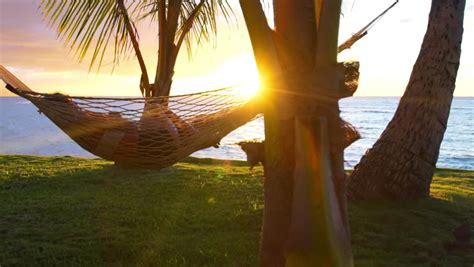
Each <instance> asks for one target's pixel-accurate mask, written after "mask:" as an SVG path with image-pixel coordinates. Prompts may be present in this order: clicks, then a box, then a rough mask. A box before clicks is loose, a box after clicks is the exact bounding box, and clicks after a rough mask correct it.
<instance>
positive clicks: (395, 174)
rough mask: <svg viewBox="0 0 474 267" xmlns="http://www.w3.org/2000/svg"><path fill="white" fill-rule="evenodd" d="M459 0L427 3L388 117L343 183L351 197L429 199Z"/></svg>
mask: <svg viewBox="0 0 474 267" xmlns="http://www.w3.org/2000/svg"><path fill="white" fill-rule="evenodd" d="M464 6H465V0H433V1H432V6H431V12H430V15H429V23H428V29H427V31H426V34H425V38H424V40H423V44H422V46H421V50H420V54H419V56H418V59H417V61H416V63H415V65H414V67H413V71H412V74H411V77H410V81H409V83H408V86H407V88H406V91H405V94H404V95H403V97H402V98H401V100H400V104H399V106H398V109H397V111H396V113H395V115H394V117H393V119H392V120H391V121H390V123H389V124H388V126H387V128H386V129H385V131H384V132H383V133H382V135H381V137H380V138H379V140H378V141H377V142H376V143H375V145H374V146H373V147H372V148H371V149H370V150H368V151H367V152H366V154H365V155H364V156H363V158H362V159H361V161H360V163H359V164H358V165H357V166H356V167H355V169H354V172H353V174H352V176H351V178H350V180H349V185H348V186H349V187H348V191H349V197H350V198H353V199H415V198H422V197H427V196H429V193H430V184H431V179H432V176H433V173H434V171H435V168H436V161H437V160H438V154H439V148H440V145H441V141H442V140H443V135H444V132H445V130H446V125H447V122H448V116H449V110H450V106H451V101H452V98H453V92H454V88H455V81H456V75H457V70H458V67H459V58H460V55H461V41H462V32H463V14H464Z"/></svg>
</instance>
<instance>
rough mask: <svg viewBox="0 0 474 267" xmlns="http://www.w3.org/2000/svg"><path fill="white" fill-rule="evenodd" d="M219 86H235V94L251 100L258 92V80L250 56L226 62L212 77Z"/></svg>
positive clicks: (234, 58) (253, 61) (252, 59)
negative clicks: (217, 81)
mask: <svg viewBox="0 0 474 267" xmlns="http://www.w3.org/2000/svg"><path fill="white" fill-rule="evenodd" d="M212 76H213V77H215V79H217V80H219V83H220V84H227V85H235V86H236V88H235V89H236V93H237V94H238V95H240V96H241V97H244V98H248V99H250V98H252V97H253V96H255V95H257V94H258V92H259V90H260V87H261V86H260V85H261V84H260V79H259V77H258V71H257V66H256V64H255V60H254V58H253V55H252V54H244V55H240V56H236V57H232V58H231V59H229V60H227V61H226V62H225V63H224V64H222V65H221V67H220V68H219V69H218V70H217V71H216V72H215V73H213V75H212Z"/></svg>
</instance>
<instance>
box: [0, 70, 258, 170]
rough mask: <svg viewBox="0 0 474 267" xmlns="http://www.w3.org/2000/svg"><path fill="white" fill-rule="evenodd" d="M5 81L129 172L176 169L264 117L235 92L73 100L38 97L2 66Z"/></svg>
mask: <svg viewBox="0 0 474 267" xmlns="http://www.w3.org/2000/svg"><path fill="white" fill-rule="evenodd" d="M0 78H1V79H2V80H3V81H4V82H5V83H6V84H7V89H9V90H10V91H11V92H13V93H15V94H17V95H19V96H21V97H23V98H26V99H28V100H29V101H31V102H32V103H33V104H34V105H35V106H36V107H37V108H38V109H39V111H40V112H41V113H43V114H44V115H46V116H47V117H48V118H49V119H50V120H51V121H53V122H54V124H56V125H57V126H58V127H59V128H60V129H61V130H63V131H64V132H65V133H66V134H67V135H68V136H69V137H70V138H71V139H72V140H74V141H75V142H76V143H77V144H79V145H80V146H81V147H82V148H84V149H85V150H87V151H89V152H91V153H92V154H94V155H97V156H99V157H101V158H104V159H107V160H110V161H114V162H115V163H116V164H117V165H120V166H126V167H139V168H150V169H161V168H164V167H167V166H171V165H172V164H174V163H176V162H178V161H179V160H181V159H183V158H185V157H187V156H189V155H190V154H192V153H193V152H195V151H198V150H201V149H204V148H207V147H211V146H216V145H217V144H218V143H219V141H220V140H221V139H222V138H223V137H224V136H226V135H227V134H229V133H230V132H231V131H233V130H234V129H236V128H238V127H240V126H242V125H244V124H245V123H247V122H248V121H250V120H251V119H252V118H254V117H255V116H256V115H257V114H258V113H260V111H259V110H258V109H257V107H258V105H255V103H254V101H250V100H248V99H245V98H244V97H242V96H239V94H236V89H235V88H224V89H219V90H214V91H208V92H201V93H196V94H187V95H179V96H168V97H153V98H109V97H107V98H97V97H71V96H67V95H63V94H58V93H56V94H41V93H37V92H34V91H33V90H31V89H30V88H28V86H26V85H25V84H24V83H23V82H21V81H20V80H19V79H18V78H16V77H15V76H14V75H13V74H12V73H10V72H9V71H8V70H7V69H5V68H4V67H3V66H1V65H0Z"/></svg>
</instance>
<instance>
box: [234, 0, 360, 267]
mask: <svg viewBox="0 0 474 267" xmlns="http://www.w3.org/2000/svg"><path fill="white" fill-rule="evenodd" d="M320 2H321V1H320ZM325 2H326V3H323V5H324V4H326V5H327V6H326V8H325V9H326V15H324V14H322V15H321V17H325V18H322V19H325V20H326V22H325V23H322V24H324V25H322V26H321V27H324V28H325V30H323V31H321V35H322V36H323V37H322V38H323V39H321V41H320V42H318V44H317V43H316V42H317V37H318V28H317V23H316V13H315V1H314V0H298V1H294V0H274V1H273V3H274V15H275V31H274V32H273V33H271V31H270V29H269V28H268V25H267V24H266V20H265V16H264V14H263V10H262V9H261V5H260V3H259V1H258V0H240V3H241V6H242V10H243V13H244V16H245V20H246V22H247V27H248V29H249V34H250V37H251V41H252V46H253V49H254V53H255V57H256V59H257V65H258V67H259V72H260V74H261V76H262V78H264V79H265V81H264V85H265V88H266V90H267V93H268V94H267V95H266V97H267V101H266V102H267V103H266V105H265V112H264V114H265V137H266V140H265V149H266V163H265V185H264V188H265V209H264V218H263V229H262V239H261V247H260V264H261V265H262V266H285V265H288V266H293V265H295V264H296V265H300V264H303V266H305V265H308V264H309V266H322V265H328V266H350V265H351V264H352V255H351V251H350V241H349V238H348V233H349V231H348V224H347V219H346V217H345V216H346V212H345V194H344V191H343V190H341V189H343V188H344V187H345V186H344V185H345V183H344V180H345V175H344V169H343V164H342V163H343V158H342V155H343V154H342V153H343V146H340V144H341V143H340V142H339V141H342V140H343V136H342V135H341V131H340V118H339V107H338V105H337V100H335V99H331V100H330V101H324V100H322V99H320V98H318V96H320V94H326V95H331V94H332V95H336V94H337V93H334V92H332V91H324V92H323V90H321V88H319V87H320V86H318V84H321V81H320V80H317V81H316V82H315V77H314V75H315V73H316V74H318V72H317V71H316V72H315V70H316V69H319V68H321V69H324V68H327V67H330V66H335V65H336V56H337V33H338V21H339V13H340V1H329V0H327V1H325ZM319 7H321V5H319ZM325 9H324V8H323V10H325ZM316 11H318V10H316ZM332 11H336V12H332ZM331 12H332V13H331ZM318 24H321V23H318ZM275 47H276V48H277V53H275ZM316 50H318V52H320V53H321V55H319V56H317V53H316ZM334 76H337V75H334ZM318 77H320V76H318ZM336 80H337V79H335V80H334V81H336ZM338 87H339V85H338V83H333V84H331V85H329V89H328V90H334V91H337V90H338ZM318 88H319V89H318ZM311 95H312V96H313V97H310V96H311ZM314 96H315V97H314ZM329 98H330V97H329ZM320 121H327V122H328V124H329V125H327V124H326V123H323V124H320V123H319V122H320ZM328 126H329V127H328ZM328 128H329V136H331V138H329V139H330V140H329V141H330V142H331V143H330V144H329V141H328V139H327V138H326V139H324V140H323V139H321V138H318V137H319V136H321V132H325V133H326V134H327V131H328ZM296 132H298V133H299V134H298V135H295V133H296ZM302 133H304V134H302ZM302 136H311V138H310V139H305V140H302V139H301V138H302ZM306 142H309V143H311V145H310V144H309V143H308V144H307V143H306ZM296 144H298V146H297V147H298V149H296V148H295V146H296ZM329 145H331V147H330V149H326V150H324V149H322V148H323V147H325V148H328V147H329ZM305 148H306V149H305ZM308 148H309V149H308ZM321 149H322V150H321ZM320 150H321V151H323V152H321V151H320ZM306 153H307V154H306ZM321 153H322V154H321ZM296 158H299V159H301V161H302V160H305V161H304V162H301V161H299V162H295V160H296ZM311 159H313V160H317V161H318V163H317V164H319V165H318V166H321V167H322V168H323V167H324V168H325V169H324V170H322V169H319V170H315V169H314V168H313V167H314V166H311V164H310V162H311ZM296 163H298V164H296ZM313 163H314V162H313ZM296 165H298V166H299V167H298V168H295V166H296ZM305 168H307V169H305ZM328 181H330V182H328ZM295 183H297V184H298V186H296V187H295V185H296V184H295ZM308 186H311V189H310V190H307V188H308ZM328 189H329V190H328ZM341 201H342V202H341ZM334 204H335V205H334ZM333 211H334V212H333ZM316 214H318V215H320V216H315V215H316ZM341 242H343V243H344V244H342V243H341Z"/></svg>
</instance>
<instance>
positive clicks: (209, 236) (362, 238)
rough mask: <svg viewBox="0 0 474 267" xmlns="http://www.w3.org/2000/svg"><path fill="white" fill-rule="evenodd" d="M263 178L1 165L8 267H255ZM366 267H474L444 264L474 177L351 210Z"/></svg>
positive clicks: (2, 253) (223, 172) (236, 167)
mask: <svg viewBox="0 0 474 267" xmlns="http://www.w3.org/2000/svg"><path fill="white" fill-rule="evenodd" d="M261 176H262V170H261V168H257V169H256V171H253V172H250V171H249V170H248V168H247V167H246V166H245V164H244V163H242V162H236V161H232V162H228V161H217V160H209V159H207V160H198V159H188V160H186V162H183V163H179V164H176V165H175V166H173V167H171V168H167V169H164V170H162V171H160V172H157V171H145V170H124V169H119V168H116V167H114V166H113V165H111V163H109V162H106V161H103V160H90V159H78V158H72V157H32V156H0V265H1V266H2V267H3V266H9V265H35V266H36V265H68V266H69V265H86V266H95V265H126V266H128V265H133V266H137V265H140V266H141V265H155V266H170V265H171V266H175V265H178V266H183V265H185V266H254V265H256V264H257V253H258V243H259V235H260V227H261V218H262V210H263V188H262V182H261ZM349 211H350V222H351V227H352V236H353V251H354V258H355V263H356V265H357V266H472V265H473V264H474V251H472V250H471V251H459V252H449V253H448V252H446V251H445V250H444V249H443V243H444V242H448V241H451V240H452V237H451V230H452V229H453V228H454V227H456V226H458V225H459V224H460V223H461V222H463V221H464V220H470V221H471V223H474V172H473V171H461V170H439V171H438V172H437V174H436V177H435V178H434V181H433V185H432V198H430V199H426V200H421V201H416V202H403V203H389V202H387V203H376V204H374V203H360V204H351V205H350V206H349Z"/></svg>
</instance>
